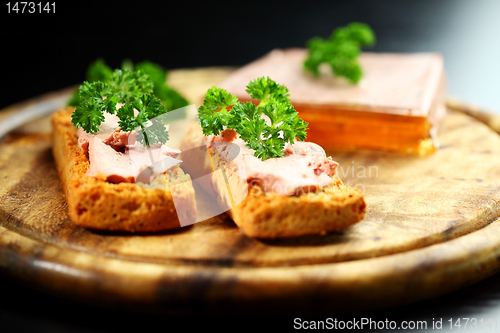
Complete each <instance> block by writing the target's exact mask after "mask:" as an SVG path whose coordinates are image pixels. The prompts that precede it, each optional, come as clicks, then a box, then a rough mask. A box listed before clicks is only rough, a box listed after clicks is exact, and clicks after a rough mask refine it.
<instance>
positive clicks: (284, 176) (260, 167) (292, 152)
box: [205, 130, 339, 195]
mask: <svg viewBox="0 0 500 333" xmlns="http://www.w3.org/2000/svg"><path fill="white" fill-rule="evenodd" d="M205 141H206V144H207V145H209V146H211V147H212V153H213V154H220V156H221V157H222V158H223V159H226V160H228V161H230V160H235V159H234V156H235V155H237V153H235V152H234V150H235V149H236V150H238V149H239V154H240V155H239V157H241V159H238V162H242V164H243V166H244V168H242V167H240V166H238V171H239V172H240V177H241V176H242V175H244V174H243V172H242V169H244V172H245V173H246V175H244V176H246V179H247V182H248V183H249V184H250V185H258V186H259V187H261V188H262V189H263V191H264V192H266V193H274V194H278V195H299V194H303V193H308V192H316V191H318V190H320V189H321V188H322V187H324V186H327V185H330V184H332V183H333V179H332V177H333V176H334V175H335V174H336V172H337V167H338V165H339V164H338V163H337V162H335V161H333V160H332V158H331V157H327V156H326V154H325V151H324V150H323V148H321V147H320V146H319V145H317V144H315V143H312V142H300V141H297V142H295V143H294V144H292V145H290V144H287V145H286V146H285V150H284V156H283V157H278V158H269V159H267V160H265V161H262V160H261V159H260V158H258V157H255V156H254V153H255V151H254V150H252V149H250V148H248V147H246V143H245V142H244V141H243V140H242V139H240V138H239V137H238V134H237V133H236V132H235V131H234V130H225V131H223V132H222V133H221V134H220V135H218V136H213V135H212V136H206V137H205ZM223 142H229V143H233V144H235V145H237V147H238V148H236V147H234V146H232V145H231V146H232V147H231V146H227V145H223V144H222V145H221V144H217V143H223ZM214 143H215V144H214ZM228 147H229V149H228ZM214 148H215V151H214ZM238 162H237V164H239V163H238Z"/></svg>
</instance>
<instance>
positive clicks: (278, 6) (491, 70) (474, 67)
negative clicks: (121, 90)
mask: <svg viewBox="0 0 500 333" xmlns="http://www.w3.org/2000/svg"><path fill="white" fill-rule="evenodd" d="M11 2H12V1H11ZM6 3H7V2H6V1H4V5H3V8H1V9H0V12H2V17H1V18H2V19H1V21H0V24H1V29H0V38H1V41H2V42H1V45H2V46H1V48H2V51H1V57H2V64H3V67H4V70H3V73H2V74H3V75H2V86H3V89H2V91H3V94H2V99H1V100H0V108H2V107H5V106H7V105H9V104H12V103H15V102H18V101H21V100H24V99H26V98H30V97H34V96H36V95H38V94H42V93H44V92H48V91H53V90H57V89H61V88H64V87H67V86H70V85H73V84H76V83H79V82H81V81H82V80H84V76H85V70H86V68H87V66H88V64H89V63H90V62H92V61H94V60H95V59H97V58H99V57H102V58H104V59H105V61H106V62H108V64H109V65H111V66H112V67H113V68H116V67H119V66H120V63H121V61H122V60H123V59H125V58H130V59H132V60H133V61H141V60H151V61H154V62H157V63H159V64H161V65H163V66H164V67H166V68H168V69H174V68H182V67H204V66H241V65H244V64H246V63H248V62H250V61H252V60H254V59H256V58H257V57H259V56H262V55H264V54H265V53H267V52H269V51H270V50H272V49H273V48H285V47H302V46H304V45H305V43H306V41H307V40H308V39H309V38H311V37H313V36H322V37H327V36H329V35H330V33H331V32H332V30H333V29H334V28H335V27H338V26H342V25H345V24H347V23H349V22H352V21H360V22H365V23H368V24H369V25H371V27H372V28H373V29H374V31H375V33H376V35H377V38H378V42H377V45H376V46H375V47H374V48H373V49H370V50H371V51H376V52H440V53H442V54H443V55H444V57H445V66H446V69H447V71H448V75H449V92H450V94H452V95H455V96H459V97H461V98H463V99H466V100H467V101H469V102H473V103H477V104H479V105H482V106H484V107H487V108H490V109H493V110H499V112H500V93H499V84H498V77H500V63H499V61H498V59H500V38H499V32H500V20H499V19H498V16H499V13H500V2H499V1H496V0H489V1H488V0H427V1H426V0H420V1H404V0H389V1H387V0H384V1H363V0H353V1H312V2H306V1H293V0H290V1H274V2H270V1H246V2H236V1H228V2H214V1H205V2H202V3H195V2H191V1H132V2H124V1H120V2H103V1H101V2H98V1H85V2H83V1H76V2H75V1H65V2H62V1H56V13H55V14H52V13H51V14H46V13H43V14H27V13H25V14H15V13H11V14H7V6H6V5H5V4H6Z"/></svg>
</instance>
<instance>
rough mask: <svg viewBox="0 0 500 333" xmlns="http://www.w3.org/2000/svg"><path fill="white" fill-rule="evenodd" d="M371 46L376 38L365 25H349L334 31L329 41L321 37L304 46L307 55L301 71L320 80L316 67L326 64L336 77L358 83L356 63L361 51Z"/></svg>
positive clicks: (359, 74)
mask: <svg viewBox="0 0 500 333" xmlns="http://www.w3.org/2000/svg"><path fill="white" fill-rule="evenodd" d="M374 44H375V34H374V33H373V31H372V29H371V28H370V27H369V26H368V25H367V24H364V23H358V22H354V23H350V24H349V25H347V26H345V27H341V28H337V29H335V30H334V31H333V33H332V35H331V36H330V39H328V40H325V39H323V38H321V37H314V38H312V39H310V40H309V41H308V42H307V48H308V50H309V54H308V58H307V59H306V60H305V61H304V68H305V69H306V70H307V71H310V72H312V73H313V74H314V75H315V76H319V66H320V65H321V64H323V63H327V64H329V65H330V67H331V69H332V71H333V73H334V74H335V75H337V76H343V77H345V78H347V79H348V80H349V81H350V82H351V83H357V82H359V80H360V79H361V77H362V76H363V71H362V69H361V66H360V64H359V62H358V57H359V55H360V53H361V47H363V46H373V45H374Z"/></svg>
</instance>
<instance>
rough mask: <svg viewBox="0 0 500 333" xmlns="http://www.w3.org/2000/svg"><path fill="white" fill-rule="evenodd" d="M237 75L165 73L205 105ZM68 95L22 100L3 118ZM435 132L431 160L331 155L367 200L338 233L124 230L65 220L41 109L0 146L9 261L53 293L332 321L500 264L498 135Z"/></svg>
mask: <svg viewBox="0 0 500 333" xmlns="http://www.w3.org/2000/svg"><path fill="white" fill-rule="evenodd" d="M230 72H231V69H230V68H208V69H196V70H176V71H172V72H171V73H170V76H169V82H170V84H171V85H173V86H175V87H176V88H178V89H179V90H181V92H182V93H183V94H184V95H185V96H186V97H188V98H189V99H190V100H191V101H193V102H195V103H196V104H197V105H200V102H201V98H202V96H203V93H204V92H205V91H206V89H207V88H208V87H210V86H212V85H215V84H217V83H218V82H220V81H221V80H222V79H224V78H225V77H226V76H227V75H228V74H229V73H230ZM67 94H68V92H67V91H64V92H61V93H59V94H57V93H56V94H51V95H47V96H45V97H43V98H39V99H37V100H34V101H31V102H27V103H23V104H22V105H18V106H13V107H11V108H9V110H7V111H3V112H1V113H0V121H1V119H9V118H8V116H10V115H12V114H14V113H15V112H16V110H18V111H21V110H22V109H26V108H27V107H34V108H36V106H37V105H40V103H44V102H47V101H51V100H53V99H54V98H61V96H64V95H67ZM191 116H192V115H191ZM178 128H182V126H179V127H178ZM174 131H175V130H174ZM179 133H180V134H179V135H181V134H182V131H179ZM439 138H440V140H441V145H442V147H441V149H440V150H439V151H438V152H437V153H435V154H434V155H432V156H428V157H414V156H404V155H398V154H394V153H386V152H375V151H358V152H355V153H345V152H344V153H335V152H331V155H332V156H333V158H334V159H335V160H337V161H338V162H340V164H341V168H340V169H339V176H340V178H341V179H342V180H343V181H344V182H345V183H346V184H350V185H351V186H357V187H359V188H361V189H362V190H364V192H365V197H366V202H367V207H368V208H367V215H366V218H365V219H364V220H363V221H362V222H360V223H358V224H356V225H354V226H352V227H349V228H347V229H345V230H342V231H341V232H336V233H331V234H327V235H325V236H309V237H301V238H295V239H285V240H274V241H270V240H267V241H262V240H256V239H250V238H248V237H246V236H244V235H243V234H242V233H241V232H240V231H239V229H238V228H237V227H236V226H235V225H234V223H233V222H232V221H231V220H229V219H228V218H227V217H224V216H219V217H216V218H212V219H209V220H207V221H204V222H200V223H197V224H195V225H193V226H191V227H185V228H182V229H179V230H177V231H171V232H163V233H151V234H124V233H122V234H117V233H106V232H96V231H91V230H86V229H83V228H80V227H78V226H75V225H74V224H73V223H72V222H71V220H70V219H69V218H68V216H67V206H66V201H65V198H64V195H63V192H62V190H61V188H60V185H59V178H58V174H57V170H56V168H55V164H54V161H53V158H52V153H51V141H50V124H49V122H48V118H47V117H46V118H42V119H40V120H36V121H33V122H31V123H29V124H27V125H25V126H23V127H21V128H19V129H17V130H16V131H14V132H12V133H10V134H9V135H7V136H6V137H5V138H4V139H3V141H2V142H0V149H1V152H2V154H1V155H0V170H1V177H0V183H1V187H0V223H1V227H0V270H1V271H2V272H3V273H5V274H8V275H10V276H13V277H14V278H16V279H19V280H22V281H24V282H26V283H27V284H29V285H31V286H34V287H36V288H39V289H41V290H43V291H46V292H50V293H53V294H56V295H60V296H64V297H68V298H72V299H78V300H81V301H87V302H90V303H92V304H98V305H110V306H117V307H127V308H130V309H134V310H141V311H160V312H168V313H189V314H194V313H203V314H242V315H246V314H265V315H275V314H276V315H279V314H287V315H293V314H300V315H302V316H304V315H307V314H310V315H316V316H319V315H330V316H331V315H332V314H335V315H336V314H340V313H346V312H354V311H362V310H369V309H376V308H384V307H390V306H393V305H397V304H403V303H409V302H414V301H417V300H421V299H425V298H430V297H434V296H437V295H440V294H444V293H447V292H451V291H453V290H456V289H458V288H461V287H464V286H466V285H469V284H472V283H475V282H477V281H479V280H481V279H484V278H486V277H488V276H490V275H492V274H494V273H496V272H497V271H498V270H499V268H500V246H499V245H500V222H498V217H499V216H500V209H499V202H500V136H499V135H498V134H497V133H495V132H494V131H492V130H491V129H490V128H489V127H488V126H486V125H484V124H483V123H481V122H479V121H477V120H475V119H474V118H472V117H471V116H468V115H465V114H463V113H459V112H455V111H450V112H449V114H448V116H447V117H446V119H445V121H444V123H443V126H442V129H441V132H440V133H439ZM174 141H175V140H174ZM174 143H175V142H174ZM304 223H307V221H304Z"/></svg>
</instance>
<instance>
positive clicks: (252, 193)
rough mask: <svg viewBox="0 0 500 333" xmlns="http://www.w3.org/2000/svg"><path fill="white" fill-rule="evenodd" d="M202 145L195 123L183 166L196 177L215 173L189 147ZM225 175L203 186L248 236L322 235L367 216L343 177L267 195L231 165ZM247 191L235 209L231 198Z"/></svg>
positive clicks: (361, 198) (361, 199) (189, 132)
mask: <svg viewBox="0 0 500 333" xmlns="http://www.w3.org/2000/svg"><path fill="white" fill-rule="evenodd" d="M204 144H205V141H204V137H203V134H202V131H201V128H200V126H199V125H198V124H197V123H196V124H192V125H191V126H190V127H189V128H188V130H187V132H186V136H185V137H184V140H183V142H182V144H181V151H182V160H183V161H184V162H185V163H184V165H183V168H184V169H185V170H186V171H187V172H188V173H191V174H192V175H196V174H198V175H202V174H208V173H210V172H211V171H212V170H211V162H210V160H209V159H210V156H209V155H208V154H205V155H204V156H205V157H204V160H203V159H202V158H201V156H202V155H200V154H195V153H194V151H195V150H194V149H190V148H192V147H197V146H202V145H204ZM213 159H214V160H215V162H214V164H215V165H217V161H216V159H217V156H216V155H214V156H213ZM200 169H201V170H200ZM225 172H226V175H225V178H226V179H224V176H223V175H222V172H219V173H215V172H214V173H212V176H211V183H208V182H202V183H201V186H202V187H203V189H204V190H205V191H206V192H207V193H209V194H210V195H212V196H213V197H215V198H216V199H217V202H218V203H219V205H220V206H221V207H227V208H230V209H229V210H228V211H227V213H228V215H229V216H230V217H231V218H232V219H233V221H234V222H235V223H236V225H237V226H238V227H239V228H241V230H242V231H243V232H244V233H245V234H246V235H248V236H250V237H255V238H284V237H297V236H304V235H311V234H324V233H326V232H330V231H335V230H339V229H342V228H345V227H347V226H349V225H352V224H354V223H357V222H359V221H361V220H362V219H363V217H364V215H365V207H366V204H365V201H364V196H363V193H362V192H361V191H360V190H358V189H356V188H351V187H347V186H345V185H343V184H342V182H341V181H340V180H339V179H337V180H336V181H335V182H334V183H333V184H331V185H329V186H326V187H323V188H322V189H321V190H320V191H318V192H315V193H305V194H300V195H297V196H286V195H277V194H274V193H264V191H263V190H262V188H260V187H259V186H250V185H249V184H247V182H246V180H245V181H241V179H239V174H238V172H236V171H234V168H233V167H226V168H225ZM226 181H227V182H226ZM242 184H244V185H242ZM228 185H229V186H228ZM241 186H247V187H248V189H245V190H247V191H240V190H238V187H241ZM227 187H229V188H231V189H232V190H231V192H232V193H230V194H229V193H228V191H227V190H226V188H227ZM243 192H244V193H248V194H247V195H246V197H244V198H237V199H236V200H235V199H234V197H233V199H232V200H233V202H236V203H237V204H236V205H235V206H234V207H233V205H232V202H231V198H230V196H235V197H236V196H238V195H240V194H241V193H243ZM228 194H229V195H228ZM240 201H241V202H240ZM238 202H239V203H238ZM231 207H232V208H231Z"/></svg>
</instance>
